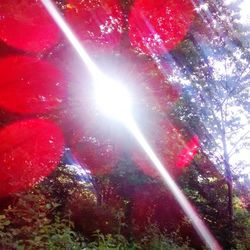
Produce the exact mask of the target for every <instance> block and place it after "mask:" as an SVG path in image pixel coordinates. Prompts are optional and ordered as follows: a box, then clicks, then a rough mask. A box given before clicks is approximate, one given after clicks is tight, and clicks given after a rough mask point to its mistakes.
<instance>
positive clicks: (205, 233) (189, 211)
mask: <svg viewBox="0 0 250 250" xmlns="http://www.w3.org/2000/svg"><path fill="white" fill-rule="evenodd" d="M125 125H126V126H127V128H128V129H129V130H130V132H131V133H132V134H133V136H134V137H135V139H136V140H137V142H138V143H139V144H140V146H141V147H142V149H143V150H144V151H145V153H146V154H147V156H148V157H149V159H150V160H151V162H152V163H153V165H154V167H155V168H156V169H157V170H158V171H159V173H160V174H161V177H162V179H163V181H164V183H165V184H166V186H167V187H168V188H169V189H170V191H171V192H172V194H173V195H174V197H175V199H176V200H177V201H178V203H179V205H180V206H181V208H182V209H183V211H184V212H185V214H186V215H187V216H188V218H189V219H190V220H191V223H192V225H193V226H194V228H195V230H196V232H197V233H198V234H199V235H200V237H201V238H202V239H203V240H204V242H206V244H207V246H208V247H209V248H210V249H216V250H219V249H221V247H220V245H219V244H218V243H217V241H216V239H215V238H214V237H213V235H212V234H211V233H210V232H209V230H208V229H207V227H206V225H205V224H204V222H203V221H202V220H201V219H200V217H199V215H198V213H197V212H196V211H195V209H194V208H193V206H192V205H191V204H190V202H189V201H188V200H187V198H186V197H185V195H184V194H183V193H182V191H181V190H180V188H179V187H178V186H177V184H176V183H175V181H174V180H173V179H172V177H171V176H170V175H169V173H168V172H167V170H166V168H165V167H164V166H163V164H162V163H161V161H160V160H159V158H158V157H157V155H156V154H155V153H154V151H153V149H152V148H151V147H150V145H149V143H148V142H147V140H146V139H145V137H144V136H143V134H142V132H141V131H140V129H139V128H138V126H137V124H136V122H135V121H134V119H133V118H132V117H131V118H130V119H129V120H127V121H126V122H125Z"/></svg>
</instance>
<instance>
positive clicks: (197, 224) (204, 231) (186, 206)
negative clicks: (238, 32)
mask: <svg viewBox="0 0 250 250" xmlns="http://www.w3.org/2000/svg"><path fill="white" fill-rule="evenodd" d="M41 2H42V3H43V5H44V7H45V8H46V9H47V11H48V12H49V13H50V15H51V16H52V18H53V19H54V21H55V22H56V23H57V25H58V26H59V27H60V28H61V30H62V32H63V33H64V35H65V36H66V38H67V39H68V40H69V42H70V43H71V45H72V46H73V47H74V49H75V50H76V51H77V53H78V54H79V56H80V57H81V59H82V60H83V62H84V63H85V65H86V67H87V68H88V70H89V71H90V73H91V74H92V77H93V79H94V80H95V81H94V84H95V83H96V87H98V86H100V82H98V81H101V82H103V84H105V82H106V81H105V80H107V79H109V78H108V77H107V76H105V74H104V73H103V72H102V71H101V70H100V69H99V68H98V67H97V65H96V64H95V63H94V62H93V61H92V60H91V58H90V56H89V55H88V53H87V52H86V50H85V49H84V48H83V46H82V44H81V43H80V41H79V40H78V39H77V37H76V35H75V34H74V33H73V32H72V30H71V28H70V27H69V26H68V24H67V23H66V22H65V21H64V19H63V18H62V16H61V15H60V13H59V12H58V11H57V9H56V7H55V6H54V5H53V3H52V2H51V1H50V0H41ZM102 87H103V86H102ZM119 120H120V121H121V122H122V123H123V124H124V125H125V126H126V127H127V128H128V130H129V131H130V132H131V133H132V134H133V136H134V137H135V139H136V140H137V142H138V143H139V144H140V146H141V147H142V148H143V150H144V151H145V153H146V154H147V156H148V157H149V159H150V160H151V162H152V163H153V165H154V166H155V168H156V169H157V170H158V171H159V173H160V174H161V176H162V179H163V181H164V183H165V184H166V186H167V187H168V188H169V189H170V191H171V192H172V193H173V195H174V197H175V198H176V200H177V201H178V203H179V205H180V206H181V208H182V209H183V210H184V212H185V213H186V215H187V216H188V217H189V219H190V221H191V223H192V225H193V226H194V228H195V230H196V231H197V233H198V234H199V235H200V237H201V238H202V239H203V240H204V242H205V243H206V245H207V246H208V247H209V248H210V249H215V250H219V249H221V247H220V245H219V244H218V242H217V241H216V239H215V238H214V237H213V235H212V234H211V233H210V232H209V230H208V228H207V227H206V225H205V224H204V222H203V221H202V220H201V218H200V217H199V215H198V213H197V212H196V211H195V209H194V208H193V207H192V205H191V204H190V202H189V201H188V200H187V198H186V197H185V195H184V194H183V193H182V191H181V190H180V188H179V187H178V186H177V184H176V183H175V182H174V180H173V179H172V178H171V176H170V175H169V173H168V172H167V170H166V168H165V167H164V166H163V164H162V163H161V161H160V160H159V158H158V157H157V155H156V154H155V153H154V151H153V149H152V148H151V147H150V145H149V144H148V142H147V140H146V139H145V137H144V136H143V134H142V132H141V131H140V129H139V127H138V126H137V124H136V122H135V121H134V119H133V117H132V116H128V115H127V114H126V115H125V116H124V117H119Z"/></svg>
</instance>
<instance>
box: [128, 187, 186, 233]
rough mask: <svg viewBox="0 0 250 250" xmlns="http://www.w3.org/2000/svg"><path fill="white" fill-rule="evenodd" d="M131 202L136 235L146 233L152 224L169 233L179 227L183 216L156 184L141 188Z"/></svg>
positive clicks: (171, 198) (173, 202)
mask: <svg viewBox="0 0 250 250" xmlns="http://www.w3.org/2000/svg"><path fill="white" fill-rule="evenodd" d="M132 200H133V210H132V218H133V226H134V231H135V232H136V233H137V234H138V233H142V232H146V231H147V230H149V227H150V226H152V225H153V224H155V225H157V226H158V227H159V229H161V230H169V231H171V230H176V228H178V226H180V223H181V220H182V219H183V214H182V213H181V212H180V209H179V205H178V204H177V202H176V201H175V199H174V198H173V197H172V196H171V195H170V194H169V192H168V191H167V190H166V189H165V187H164V188H163V187H162V186H159V185H156V184H147V185H144V186H141V187H140V188H138V189H137V191H136V192H135V193H134V195H133V199H132ZM137 234H135V235H137ZM139 237H140V236H139Z"/></svg>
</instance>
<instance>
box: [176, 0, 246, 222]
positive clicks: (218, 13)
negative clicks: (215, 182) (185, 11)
mask: <svg viewBox="0 0 250 250" xmlns="http://www.w3.org/2000/svg"><path fill="white" fill-rule="evenodd" d="M197 8H198V7H197ZM234 11H236V12H237V8H235V9H234ZM199 14H200V19H197V20H196V22H195V23H194V25H193V27H192V29H193V30H192V33H191V35H190V40H188V41H186V43H185V44H182V45H183V46H182V47H181V48H180V51H181V54H180V53H178V52H179V51H178V52H176V53H174V57H175V58H176V60H177V62H178V63H179V66H180V67H181V69H180V68H179V69H177V70H176V75H175V76H174V78H176V79H175V80H179V81H180V82H182V84H183V95H182V97H181V102H180V106H178V107H177V108H176V114H177V116H178V117H179V118H180V120H181V121H183V122H184V123H185V124H186V128H187V129H189V130H192V131H195V132H196V133H197V134H198V135H199V138H200V140H201V144H202V148H203V150H204V152H205V153H206V154H207V155H208V156H209V158H210V159H211V160H212V161H213V163H214V164H215V165H216V167H217V169H218V171H219V172H221V173H223V174H224V176H225V180H226V183H227V190H228V195H227V211H228V212H227V213H228V218H229V220H230V221H231V223H230V224H231V226H232V223H233V186H234V183H236V182H237V181H238V178H239V177H240V176H242V175H244V172H246V171H247V169H249V162H248V160H247V158H246V152H247V151H249V146H250V129H249V121H250V112H249V110H250V109H249V108H250V106H249V104H250V92H249V90H250V84H249V83H250V81H249V79H250V70H249V59H250V57H249V55H250V54H249V47H247V44H244V43H243V42H242V41H244V38H245V36H247V35H248V34H247V33H246V32H241V30H240V29H239V28H238V29H236V30H235V27H236V24H237V20H238V16H237V15H236V13H235V12H232V13H229V11H227V9H226V8H225V6H223V4H222V3H220V4H217V3H214V2H213V1H208V2H207V3H205V4H204V5H203V6H200V7H199ZM204 24H206V27H205V26H204ZM177 68H178V67H177ZM178 70H179V74H177V73H178ZM180 74H181V75H180ZM183 76H185V77H184V78H183Z"/></svg>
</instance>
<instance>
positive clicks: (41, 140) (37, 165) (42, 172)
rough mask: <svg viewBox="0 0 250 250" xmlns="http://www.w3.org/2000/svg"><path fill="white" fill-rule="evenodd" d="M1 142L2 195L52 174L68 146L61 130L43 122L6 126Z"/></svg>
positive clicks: (21, 122) (21, 188)
mask: <svg viewBox="0 0 250 250" xmlns="http://www.w3.org/2000/svg"><path fill="white" fill-rule="evenodd" d="M0 141H1V143H0V183H1V185H0V196H5V195H9V194H11V193H14V192H18V191H23V190H25V189H27V188H29V187H31V186H33V185H34V184H35V183H37V182H39V181H41V179H42V178H43V177H45V176H47V175H49V174H50V173H51V172H52V171H53V170H54V169H55V168H56V166H57V165H58V163H59V161H60V158H61V155H62V153H63V146H64V139H63V135H62V132H61V130H60V128H59V127H57V126H56V125H55V124H54V123H52V122H50V121H47V120H41V119H31V120H23V121H19V122H15V123H12V124H9V125H7V126H5V127H3V128H2V129H1V130H0Z"/></svg>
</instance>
